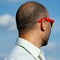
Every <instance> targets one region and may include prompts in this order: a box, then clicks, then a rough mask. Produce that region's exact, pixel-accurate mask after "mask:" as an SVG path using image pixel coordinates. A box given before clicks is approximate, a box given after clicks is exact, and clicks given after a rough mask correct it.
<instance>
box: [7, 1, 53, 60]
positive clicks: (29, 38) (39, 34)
mask: <svg viewBox="0 0 60 60" xmlns="http://www.w3.org/2000/svg"><path fill="white" fill-rule="evenodd" d="M53 22H54V20H52V19H50V16H49V14H48V11H47V9H46V8H45V7H44V6H43V5H42V4H40V3H37V2H33V1H30V2H27V3H24V4H23V5H22V6H21V7H19V9H18V11H17V13H16V24H17V29H18V33H19V37H18V41H17V44H16V46H15V48H14V49H13V51H12V52H11V54H10V55H9V56H8V57H7V58H6V60H45V57H44V53H43V51H42V50H41V47H42V46H45V45H47V42H48V40H49V36H50V33H51V28H52V24H53Z"/></svg>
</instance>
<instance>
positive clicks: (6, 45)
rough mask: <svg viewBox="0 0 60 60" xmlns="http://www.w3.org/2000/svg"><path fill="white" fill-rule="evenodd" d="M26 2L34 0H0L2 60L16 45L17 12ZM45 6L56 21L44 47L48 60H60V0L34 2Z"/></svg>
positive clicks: (0, 46)
mask: <svg viewBox="0 0 60 60" xmlns="http://www.w3.org/2000/svg"><path fill="white" fill-rule="evenodd" d="M26 1H32V0H0V59H1V57H4V56H8V54H9V53H10V52H11V50H12V49H13V47H14V46H15V44H16V40H17V38H18V32H17V29H16V23H15V15H16V11H17V9H18V8H19V6H21V4H23V3H24V2H26ZM33 1H37V2H39V3H41V4H43V5H44V6H45V7H46V8H47V9H48V11H49V14H50V16H51V18H53V19H54V20H55V24H54V28H52V32H51V36H50V39H49V43H48V45H47V46H45V47H43V50H44V51H45V56H46V60H60V0H33Z"/></svg>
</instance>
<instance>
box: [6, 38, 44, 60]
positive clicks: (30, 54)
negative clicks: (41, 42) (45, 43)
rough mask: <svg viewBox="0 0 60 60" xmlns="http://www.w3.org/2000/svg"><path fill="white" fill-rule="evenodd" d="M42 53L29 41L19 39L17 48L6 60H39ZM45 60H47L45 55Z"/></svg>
mask: <svg viewBox="0 0 60 60" xmlns="http://www.w3.org/2000/svg"><path fill="white" fill-rule="evenodd" d="M41 51H42V50H41V49H39V48H37V47H36V46H35V45H33V44H32V43H30V42H29V41H27V40H25V39H23V38H18V40H17V44H16V46H15V48H14V49H13V51H12V52H11V54H10V55H9V56H8V57H7V58H6V59H5V60H39V58H38V55H39V53H41ZM43 60H45V58H44V54H43Z"/></svg>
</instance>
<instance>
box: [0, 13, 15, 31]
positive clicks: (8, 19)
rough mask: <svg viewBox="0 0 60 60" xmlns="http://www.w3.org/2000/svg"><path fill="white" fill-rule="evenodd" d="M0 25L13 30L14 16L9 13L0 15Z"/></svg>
mask: <svg viewBox="0 0 60 60" xmlns="http://www.w3.org/2000/svg"><path fill="white" fill-rule="evenodd" d="M0 26H2V27H7V29H8V30H15V29H16V24H15V17H14V16H11V15H9V14H5V15H2V16H0Z"/></svg>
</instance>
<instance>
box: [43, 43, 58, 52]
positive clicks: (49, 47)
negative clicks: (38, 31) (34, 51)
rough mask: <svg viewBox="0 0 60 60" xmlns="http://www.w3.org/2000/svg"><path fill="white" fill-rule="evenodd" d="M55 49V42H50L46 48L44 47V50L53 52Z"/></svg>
mask: <svg viewBox="0 0 60 60" xmlns="http://www.w3.org/2000/svg"><path fill="white" fill-rule="evenodd" d="M56 48H57V46H56V44H55V42H50V43H48V45H47V46H45V47H44V50H46V51H52V50H54V49H56Z"/></svg>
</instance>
